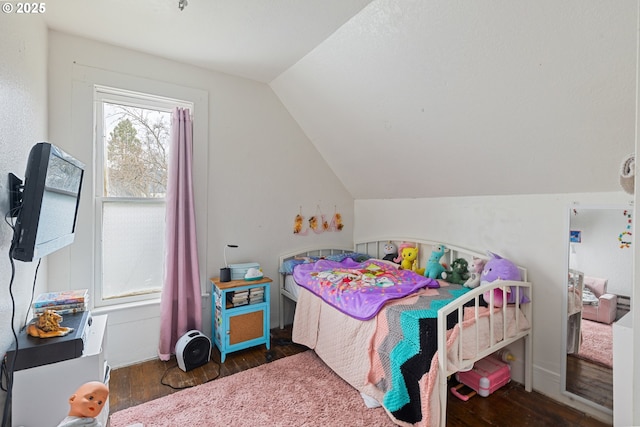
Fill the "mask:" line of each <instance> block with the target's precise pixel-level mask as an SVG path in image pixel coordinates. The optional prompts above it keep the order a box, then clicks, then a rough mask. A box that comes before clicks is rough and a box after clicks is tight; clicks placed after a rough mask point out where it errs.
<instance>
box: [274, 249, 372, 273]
mask: <svg viewBox="0 0 640 427" xmlns="http://www.w3.org/2000/svg"><path fill="white" fill-rule="evenodd" d="M345 258H351V259H353V260H354V261H355V262H362V261H366V260H368V259H370V258H371V256H370V255H368V254H363V253H359V252H347V253H344V254H333V255H323V256H309V257H299V258H292V259H288V260H286V261H285V262H283V263H282V265H281V266H280V273H282V274H293V269H294V267H295V266H296V265H299V264H306V263H310V262H316V261H318V260H320V259H328V260H329V261H336V262H341V261H342V260H344V259H345Z"/></svg>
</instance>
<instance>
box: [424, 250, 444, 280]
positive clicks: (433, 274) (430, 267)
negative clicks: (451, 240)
mask: <svg viewBox="0 0 640 427" xmlns="http://www.w3.org/2000/svg"><path fill="white" fill-rule="evenodd" d="M446 252H449V248H447V247H446V246H445V245H438V246H436V247H435V248H434V249H433V251H432V252H431V256H430V257H429V260H428V261H427V265H426V266H425V269H424V276H425V277H428V278H430V279H441V278H442V273H443V272H444V271H445V268H444V266H443V265H442V264H440V259H441V258H442V257H443V256H444V254H445V253H446Z"/></svg>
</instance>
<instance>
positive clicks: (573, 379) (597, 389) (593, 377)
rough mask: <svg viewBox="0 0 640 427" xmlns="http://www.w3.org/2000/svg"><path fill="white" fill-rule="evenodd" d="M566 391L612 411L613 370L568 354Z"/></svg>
mask: <svg viewBox="0 0 640 427" xmlns="http://www.w3.org/2000/svg"><path fill="white" fill-rule="evenodd" d="M567 391H570V392H571V393H574V394H577V395H578V396H582V397H584V398H585V399H588V400H591V401H592V402H595V403H597V404H599V405H602V406H604V407H606V408H609V409H613V369H611V368H607V367H606V366H602V365H599V364H597V363H592V362H589V361H587V360H584V359H580V358H578V357H575V356H574V355H573V354H568V355H567Z"/></svg>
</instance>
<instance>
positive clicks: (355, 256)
mask: <svg viewBox="0 0 640 427" xmlns="http://www.w3.org/2000/svg"><path fill="white" fill-rule="evenodd" d="M346 258H351V259H352V260H354V261H355V262H362V261H366V260H368V259H370V258H371V255H368V254H362V253H359V252H346V253H344V254H333V255H327V256H323V257H318V259H328V260H329V261H336V262H341V261H343V260H344V259H346Z"/></svg>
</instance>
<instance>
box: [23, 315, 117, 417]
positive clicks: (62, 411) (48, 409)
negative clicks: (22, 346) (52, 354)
mask: <svg viewBox="0 0 640 427" xmlns="http://www.w3.org/2000/svg"><path fill="white" fill-rule="evenodd" d="M106 347H107V316H106V315H104V316H95V317H94V318H93V321H92V324H91V326H90V327H89V332H88V334H87V339H86V341H85V346H84V350H83V353H82V356H81V357H76V358H75V359H69V360H64V361H62V362H57V363H52V364H49V365H43V366H36V367H35V368H29V369H23V370H21V371H16V372H14V380H13V399H12V405H11V408H12V417H11V423H12V425H13V426H14V427H18V426H24V427H49V426H51V427H55V426H57V425H58V423H60V421H62V420H63V419H64V417H66V416H67V413H68V412H69V397H70V396H71V395H72V394H73V393H74V392H75V391H76V390H77V388H78V387H79V386H80V385H82V384H84V383H86V382H88V381H104V382H106V383H107V385H108V380H109V378H108V375H109V367H108V365H107V353H106ZM108 418H109V401H107V402H106V403H105V405H104V408H103V409H102V412H101V413H100V416H99V417H98V419H99V420H100V422H101V423H102V425H103V426H106V425H107V419H108Z"/></svg>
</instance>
